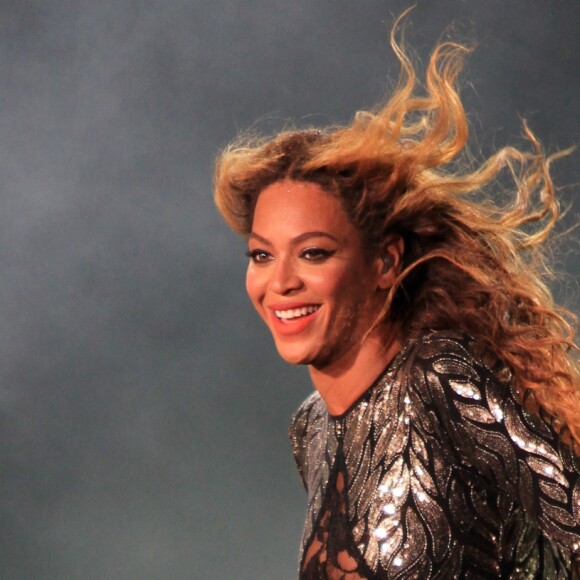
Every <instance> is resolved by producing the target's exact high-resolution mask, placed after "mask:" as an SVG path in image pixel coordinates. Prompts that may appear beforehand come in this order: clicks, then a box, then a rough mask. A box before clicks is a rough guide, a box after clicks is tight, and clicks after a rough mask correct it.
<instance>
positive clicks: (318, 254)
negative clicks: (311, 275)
mask: <svg viewBox="0 0 580 580" xmlns="http://www.w3.org/2000/svg"><path fill="white" fill-rule="evenodd" d="M335 251H336V250H327V249H325V248H306V249H305V250H302V252H301V253H300V256H301V257H302V258H305V259H306V260H308V261H310V262H323V261H324V260H326V259H328V258H330V256H332V255H333V254H334V253H335Z"/></svg>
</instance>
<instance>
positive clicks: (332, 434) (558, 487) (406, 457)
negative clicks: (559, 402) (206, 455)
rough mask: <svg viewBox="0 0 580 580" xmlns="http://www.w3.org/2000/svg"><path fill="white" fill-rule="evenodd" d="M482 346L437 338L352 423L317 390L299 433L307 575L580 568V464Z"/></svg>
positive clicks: (412, 352) (396, 368)
mask: <svg viewBox="0 0 580 580" xmlns="http://www.w3.org/2000/svg"><path fill="white" fill-rule="evenodd" d="M475 350H476V349H475V343H474V341H473V340H471V339H470V338H468V337H463V336H458V335H453V334H450V333H431V334H428V335H426V336H424V337H422V338H421V339H419V340H416V341H411V342H410V343H409V344H407V346H406V347H405V348H404V349H403V350H402V351H401V352H400V353H399V354H398V355H397V356H396V357H395V359H394V360H393V361H392V362H391V364H390V365H389V366H388V368H387V369H386V370H385V372H384V373H383V375H382V376H381V377H379V379H378V380H377V381H376V382H375V383H374V384H373V385H372V386H371V387H370V388H369V389H368V390H367V391H366V392H365V393H364V395H363V396H362V397H361V398H360V399H359V400H358V401H356V402H355V403H354V404H353V405H352V407H351V408H350V409H349V410H348V411H347V412H346V413H344V414H343V415H341V416H340V417H332V416H329V414H328V412H327V410H326V406H325V404H324V401H323V400H322V399H321V397H320V395H319V394H318V393H316V392H315V393H313V394H312V395H311V396H309V397H308V398H307V399H306V401H304V403H303V404H302V405H301V406H300V408H299V409H298V411H297V413H296V414H295V415H294V417H293V419H292V423H291V426H290V436H291V441H292V445H293V451H294V455H295V458H296V462H297V465H298V470H299V473H300V475H301V477H302V480H303V482H304V486H305V488H306V490H307V493H308V509H307V517H306V523H305V527H304V533H303V538H302V546H301V557H300V565H299V576H300V578H301V579H303V580H309V579H312V580H314V579H316V580H320V579H324V578H332V579H335V578H337V579H338V578H344V579H345V580H356V579H360V578H376V579H383V578H385V579H387V578H388V579H390V578H404V579H407V578H409V579H410V578H421V579H422V580H427V579H434V578H441V579H443V578H445V579H452V578H530V579H531V578H548V579H550V580H553V579H559V578H570V577H571V574H572V569H573V568H575V569H576V570H577V566H578V561H579V554H580V550H579V543H580V458H578V457H576V456H574V455H573V454H572V452H571V451H570V449H569V447H568V446H567V445H565V444H563V443H561V442H560V441H559V439H558V437H557V436H556V435H555V434H554V432H553V430H552V429H550V428H549V427H548V426H547V424H546V423H545V422H544V421H543V420H541V419H540V418H538V417H536V416H532V415H530V414H528V413H526V412H525V411H524V410H523V409H522V406H521V405H520V403H519V402H518V397H517V395H516V394H515V392H514V391H513V389H512V387H511V382H510V378H509V373H507V372H506V370H505V368H503V367H502V365H501V363H499V362H497V363H494V364H492V363H490V362H489V361H487V360H486V361H484V360H483V358H484V357H482V356H479V355H477V354H475ZM574 562H576V564H574ZM574 577H576V576H574Z"/></svg>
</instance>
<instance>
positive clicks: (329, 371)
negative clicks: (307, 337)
mask: <svg viewBox="0 0 580 580" xmlns="http://www.w3.org/2000/svg"><path fill="white" fill-rule="evenodd" d="M400 350H401V342H400V340H399V339H398V337H397V335H396V334H393V338H391V339H388V340H386V341H385V339H384V338H380V337H378V336H375V337H369V338H368V339H367V340H366V341H365V343H364V344H363V345H362V346H361V348H360V349H358V351H357V352H356V353H355V354H354V355H352V356H351V357H349V358H348V360H346V359H345V358H341V359H340V360H339V361H336V362H335V363H333V364H330V365H328V366H326V367H324V368H320V369H319V368H316V367H314V366H310V367H309V370H310V378H311V379H312V382H313V383H314V387H315V388H316V390H317V391H318V392H319V393H320V396H321V397H322V398H323V399H324V402H325V403H326V408H327V409H328V412H329V413H330V414H331V415H342V414H343V413H344V412H345V411H347V410H348V409H349V408H350V407H351V405H352V404H353V403H354V402H355V401H356V400H357V399H358V398H359V397H360V396H361V395H362V394H363V393H364V392H365V391H366V390H367V389H368V388H369V387H370V386H371V385H372V384H373V382H374V381H375V380H376V379H377V377H378V376H379V375H380V374H381V373H382V372H383V370H384V369H385V368H386V366H387V365H388V364H389V363H390V362H391V361H392V360H393V358H395V356H396V355H397V353H398V352H399V351H400Z"/></svg>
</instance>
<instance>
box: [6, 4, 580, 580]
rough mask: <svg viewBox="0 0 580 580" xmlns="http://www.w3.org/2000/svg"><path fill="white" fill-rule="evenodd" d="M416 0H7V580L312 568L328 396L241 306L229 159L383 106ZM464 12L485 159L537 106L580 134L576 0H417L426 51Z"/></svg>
mask: <svg viewBox="0 0 580 580" xmlns="http://www.w3.org/2000/svg"><path fill="white" fill-rule="evenodd" d="M408 5H409V3H408V2H405V1H402V0H397V1H385V0H383V1H378V0H363V1H360V2H354V1H352V0H349V1H346V0H332V1H331V0H294V1H290V0H271V1H269V2H266V1H265V0H246V1H245V2H242V1H240V0H237V1H235V0H229V1H228V0H213V1H212V0H197V1H195V0H193V1H189V2H188V1H186V0H144V1H141V2H137V1H132V0H116V1H113V0H99V1H94V0H78V1H73V0H52V1H49V0H2V1H1V2H0V16H1V17H0V166H1V171H0V268H1V276H0V348H1V367H0V368H1V382H0V438H1V439H0V440H1V446H0V578H2V579H18V580H20V579H25V580H34V579H43V580H44V579H75V580H76V579H79V580H92V579H105V580H108V579H111V580H116V579H123V580H124V579H135V580H137V579H138V580H149V579H168V580H173V579H176V580H177V579H191V578H201V579H204V578H217V579H222V578H223V579H228V578H236V579H237V578H240V579H257V578H260V579H262V578H264V579H278V578H293V577H294V576H295V573H294V571H295V565H296V554H297V548H298V541H299V536H300V531H301V526H302V519H303V514H304V508H305V496H304V493H303V490H302V488H301V485H300V483H299V481H298V477H297V475H296V474H295V472H294V467H293V462H292V459H291V456H290V450H289V446H288V442H287V435H286V425H287V422H288V418H289V416H290V414H291V412H292V411H293V410H294V408H295V407H296V406H297V405H298V404H299V402H300V401H301V399H302V398H303V397H304V396H305V395H306V394H307V393H308V392H309V390H310V386H309V383H308V377H307V373H306V371H305V370H304V369H301V368H291V367H288V366H286V365H285V364H284V363H282V362H281V361H279V360H278V358H277V356H276V354H275V351H274V348H273V346H272V345H271V343H270V339H269V337H268V335H267V333H266V331H265V329H263V328H262V327H261V325H260V323H259V321H258V319H257V316H255V314H254V313H253V312H252V310H251V307H250V304H249V301H248V300H247V299H246V297H245V295H244V280H243V278H244V269H245V258H244V257H243V250H244V247H243V244H242V243H241V242H240V241H239V240H237V239H236V238H235V236H234V235H233V234H231V233H229V232H228V231H227V230H226V228H225V226H224V225H223V224H222V223H221V221H220V219H219V217H218V215H217V214H216V212H215V210H214V208H213V205H212V200H211V194H212V191H211V190H212V186H211V173H212V160H213V158H214V157H215V154H216V152H217V151H218V150H219V148H220V147H223V146H224V145H225V144H226V143H227V142H228V141H229V140H230V139H232V138H233V137H234V136H235V135H236V133H237V131H238V130H240V129H243V128H247V127H249V126H250V125H252V124H254V123H255V122H258V126H259V127H262V128H264V129H265V130H268V131H270V130H272V129H274V128H276V127H281V126H282V125H283V124H284V121H285V120H287V119H289V118H293V119H295V120H296V121H297V122H298V124H304V123H328V122H332V123H334V122H346V121H348V119H349V118H350V117H351V115H352V114H353V113H354V111H355V110H356V109H360V108H364V107H368V106H370V105H372V104H373V103H374V102H376V101H377V100H379V99H380V98H381V97H382V96H383V94H384V92H385V91H386V90H387V89H388V87H389V84H388V82H387V77H388V76H389V75H390V76H391V77H393V76H394V75H395V73H396V70H397V69H396V66H395V61H394V57H393V55H392V53H391V52H390V50H389V49H388V30H389V27H390V23H391V22H392V20H393V15H396V14H398V13H400V12H401V11H402V9H404V8H405V7H406V6H408ZM453 20H455V21H456V22H457V23H458V34H459V37H460V38H473V39H475V40H477V41H478V44H479V46H478V48H477V50H476V52H475V54H473V55H472V56H471V58H470V59H469V62H468V66H467V69H466V71H465V73H464V76H463V87H464V91H463V94H464V98H465V101H466V105H467V107H468V109H469V111H470V118H471V121H472V125H473V129H474V136H475V137H476V141H474V143H478V145H476V146H475V147H474V149H475V150H477V149H478V148H480V149H481V150H482V151H483V152H489V151H490V150H491V149H492V148H494V147H497V146H500V145H502V144H504V143H507V142H513V141H515V142H519V134H520V126H519V118H520V116H523V117H526V118H527V119H529V121H530V123H531V126H532V127H533V129H534V130H535V131H536V132H537V134H538V135H539V136H540V137H541V139H542V140H543V142H544V144H545V145H546V147H547V148H548V150H551V151H554V150H555V149H557V148H562V147H567V146H569V145H572V144H574V143H575V142H578V138H579V136H580V131H579V115H578V97H579V92H580V79H579V75H578V70H580V35H578V29H579V24H580V3H579V2H578V0H569V1H564V0H560V1H559V0H554V1H550V2H547V1H545V0H486V1H483V0H463V1H460V0H447V1H433V0H423V1H422V0H418V2H417V8H416V10H415V11H414V13H413V14H412V15H411V17H410V21H411V22H412V27H411V29H410V31H409V42H410V43H411V44H412V45H413V46H414V47H415V48H416V50H417V53H418V55H419V57H420V58H421V59H422V60H423V61H424V60H425V57H426V55H427V54H428V51H429V49H430V47H432V45H433V44H434V42H435V41H436V40H437V38H438V37H439V36H440V35H441V34H442V33H443V32H444V30H445V28H446V26H447V25H448V24H450V23H451V22H452V21H453ZM578 160H579V154H578V153H575V154H574V155H573V156H572V157H570V158H568V159H566V160H564V161H562V162H561V163H560V164H559V165H558V166H557V167H556V170H555V175H556V178H557V180H558V182H559V183H560V184H564V185H566V184H568V185H571V184H574V183H577V182H579V181H580V172H579V170H578ZM577 190H578V188H577V187H574V186H573V187H569V188H567V189H565V190H564V191H563V196H564V199H565V200H566V201H567V203H568V204H572V210H571V212H570V215H569V218H568V222H569V223H572V222H573V221H574V220H575V219H577V213H578V210H579V209H580V205H579V203H578V202H577V201H573V194H575V193H576V192H577ZM576 237H577V236H576ZM563 247H566V248H568V254H566V253H561V255H560V257H561V258H562V261H563V264H564V266H565V267H566V268H567V270H568V272H569V274H571V275H572V280H573V278H574V277H575V276H577V274H578V264H577V262H576V261H575V256H574V253H573V252H574V248H573V246H572V245H571V244H568V245H567V246H563ZM564 288H567V290H566V291H565V292H564V294H562V293H561V292H560V294H561V295H565V296H566V298H567V299H568V302H569V304H571V305H572V306H573V307H574V308H575V309H576V310H577V309H578V306H577V304H578V302H577V300H576V298H575V296H574V294H573V291H574V284H573V282H569V283H568V284H567V285H564Z"/></svg>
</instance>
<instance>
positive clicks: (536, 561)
mask: <svg viewBox="0 0 580 580" xmlns="http://www.w3.org/2000/svg"><path fill="white" fill-rule="evenodd" d="M392 45H393V48H394V50H395V52H396V54H397V56H398V58H399V60H400V62H401V65H402V75H401V81H400V83H399V85H398V88H397V90H396V91H395V92H394V94H393V96H392V97H391V98H390V100H389V101H388V102H387V104H386V105H384V106H383V107H382V108H380V109H378V110H377V111H376V112H374V113H373V112H364V113H359V114H357V115H356V117H355V119H354V121H353V122H352V124H351V125H350V126H347V127H345V128H329V129H325V130H321V131H318V130H307V131H288V132H282V133H280V134H278V135H277V136H275V137H274V138H271V139H266V140H256V139H254V140H252V139H246V140H245V141H244V140H242V141H241V142H238V143H235V144H233V145H232V146H230V147H229V148H228V149H226V150H225V151H224V152H223V153H222V155H221V156H220V158H219V159H218V163H217V166H216V202H217V205H218V208H219V209H220V211H221V213H222V215H223V216H224V218H225V220H226V221H227V222H228V224H229V225H230V226H231V227H232V228H233V229H234V230H235V231H236V232H239V233H240V234H242V235H243V236H245V237H246V238H247V240H248V247H249V252H248V255H249V257H250V262H249V266H248V272H247V291H248V294H249V296H250V298H251V300H252V301H253V303H254V306H255V307H256V309H257V311H258V313H259V314H260V316H261V317H262V318H263V319H264V322H265V323H266V324H267V326H268V327H269V329H270V330H271V332H272V335H273V337H274V340H275V342H276V346H277V349H278V351H279V353H280V355H281V356H282V357H283V358H284V359H285V360H287V361H288V362H290V363H292V364H305V365H308V367H309V370H310V375H311V378H312V381H313V383H314V386H315V388H316V391H315V392H314V393H313V394H312V395H311V396H310V397H308V398H307V399H306V401H305V402H304V403H303V404H302V405H301V407H300V408H299V410H298V412H297V413H296V415H295V416H294V418H293V420H292V424H291V439H292V443H293V448H294V454H295V457H296V461H297V465H298V469H299V472H300V475H301V477H302V480H303V482H304V485H305V487H306V490H307V492H308V513H307V519H306V524H305V528H304V534H303V540H302V550H301V559H300V568H299V573H300V577H301V578H316V579H318V578H345V579H357V578H464V577H465V578H489V577H502V578H503V577H506V578H507V577H510V578H540V577H541V578H551V579H552V578H568V577H570V575H571V574H572V573H573V572H572V570H573V568H574V566H575V565H574V561H576V559H577V558H578V555H579V554H580V548H579V544H580V524H579V514H580V477H579V473H580V460H579V458H578V456H577V455H576V453H575V451H574V450H575V449H577V448H578V447H577V445H578V444H579V443H580V412H579V410H580V405H579V388H578V385H579V376H580V371H579V363H578V358H577V355H576V353H577V348H576V346H575V344H574V342H573V340H574V339H573V331H572V329H571V326H570V323H569V321H570V319H571V314H570V313H568V312H566V311H565V310H563V309H561V308H558V307H556V306H555V305H554V304H553V302H552V298H551V296H550V292H549V290H548V289H547V287H546V286H545V285H544V284H543V282H542V278H543V277H544V276H545V275H546V274H547V273H549V271H548V269H547V267H546V265H545V259H544V253H543V252H544V246H545V242H546V240H547V239H548V237H549V234H550V232H551V230H552V228H553V226H554V224H555V222H556V220H557V218H558V202H557V200H556V197H555V193H554V188H553V185H552V181H551V179H550V175H549V165H550V162H551V160H552V158H547V159H546V158H544V156H543V153H542V150H541V148H540V145H539V143H538V141H537V140H536V138H535V137H534V135H533V134H532V133H531V131H530V130H529V129H528V128H527V127H525V134H526V136H527V138H528V139H529V140H530V142H531V146H532V147H531V148H532V151H531V152H529V153H526V152H521V151H519V150H516V149H513V148H506V149H503V150H501V151H499V153H497V154H496V155H494V156H493V157H491V158H490V159H489V160H487V162H486V163H484V164H483V165H482V166H481V167H479V168H476V169H475V170H472V171H467V170H465V169H463V170H462V167H465V166H466V164H467V162H468V160H467V159H466V157H465V155H464V156H463V157H461V154H462V152H463V149H464V145H465V143H466V139H467V122H466V116H465V113H464V111H463V108H462V105H461V101H460V99H459V96H458V93H457V92H456V89H455V84H456V79H457V76H458V74H459V72H460V69H461V64H462V58H463V56H464V53H465V52H466V49H465V48H464V47H462V46H460V45H457V44H454V43H442V44H440V45H439V46H437V47H436V49H435V51H434V52H433V54H432V57H431V59H430V63H429V66H428V70H427V74H426V85H425V87H426V88H425V91H424V94H421V95H418V94H417V91H416V78H415V72H414V69H413V67H412V65H411V63H410V61H409V59H408V58H407V56H406V54H405V53H404V51H403V50H402V48H401V47H400V46H399V45H398V44H397V43H396V42H395V40H394V37H393V38H392ZM462 162H463V165H462ZM504 169H506V170H507V171H508V172H511V175H512V176H513V179H514V182H515V193H516V195H515V197H514V199H513V201H510V202H508V203H503V204H499V203H497V201H496V202H494V201H493V200H492V199H491V197H490V196H485V195H483V194H482V193H481V192H482V191H487V190H488V189H489V188H487V186H488V185H490V184H493V182H494V180H495V179H496V178H497V177H498V174H499V173H500V172H501V171H502V170H504Z"/></svg>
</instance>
